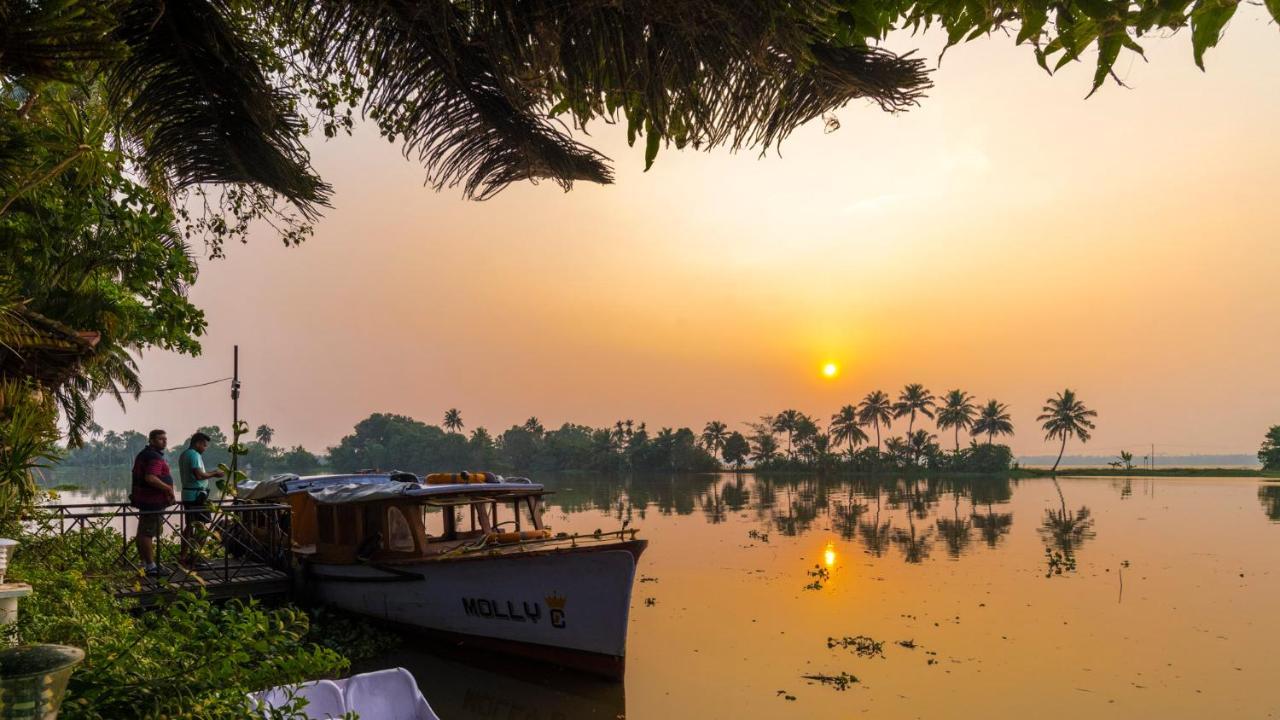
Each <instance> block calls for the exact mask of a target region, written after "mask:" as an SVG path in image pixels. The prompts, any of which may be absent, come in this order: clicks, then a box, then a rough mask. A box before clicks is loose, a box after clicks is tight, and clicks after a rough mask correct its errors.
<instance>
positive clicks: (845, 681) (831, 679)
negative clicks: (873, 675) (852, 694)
mask: <svg viewBox="0 0 1280 720" xmlns="http://www.w3.org/2000/svg"><path fill="white" fill-rule="evenodd" d="M800 677H802V678H804V679H805V680H808V681H810V682H816V683H818V684H820V685H827V686H830V687H833V688H835V689H836V690H838V691H840V692H844V691H845V690H848V689H849V686H850V685H852V684H854V683H856V682H858V678H857V677H855V676H853V675H850V674H849V673H847V672H842V673H840V674H839V675H825V674H822V673H818V674H816V675H801V676H800Z"/></svg>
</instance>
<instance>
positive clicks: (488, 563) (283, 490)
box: [240, 473, 648, 678]
mask: <svg viewBox="0 0 1280 720" xmlns="http://www.w3.org/2000/svg"><path fill="white" fill-rule="evenodd" d="M544 494H546V490H544V488H543V486H542V485H539V484H536V483H533V482H530V481H529V480H527V479H524V478H503V477H501V476H498V475H494V474H492V473H450V474H433V475H428V476H426V477H425V478H422V479H420V478H419V477H418V476H416V475H413V474H410V473H369V474H354V475H322V476H312V477H298V476H296V475H283V476H275V477H273V478H271V479H270V480H265V481H262V482H258V483H245V484H244V486H243V487H242V488H241V492H240V497H241V498H242V499H244V500H248V501H273V500H274V501H284V502H287V503H288V504H289V506H290V508H291V513H290V518H291V523H292V536H293V551H294V557H295V559H297V560H298V563H299V566H300V568H301V572H302V582H303V583H304V584H305V592H306V593H307V594H308V595H309V597H311V598H314V599H316V600H318V601H320V602H324V603H327V604H331V605H334V606H336V607H339V608H342V609H344V610H347V611H350V612H354V613H359V614H362V615H367V616H370V617H373V618H376V619H379V620H383V621H387V622H391V623H395V624H399V625H404V626H407V627H410V628H413V629H416V630H420V631H425V632H427V633H432V634H437V635H440V636H444V637H446V638H448V639H453V640H457V641H461V642H463V643H465V644H466V645H469V646H471V647H476V648H481V649H487V650H493V651H498V652H504V653H510V654H516V655H522V656H527V657H533V658H538V659H542V660H547V661H550V662H552V663H555V664H558V665H563V666H566V667H571V668H575V669H580V670H585V671H587V672H592V673H596V674H601V675H606V676H610V677H615V678H621V677H622V673H623V668H624V661H625V657H626V641H627V616H628V612H629V610H630V606H631V589H632V584H633V581H634V579H635V571H636V562H637V560H639V558H640V554H641V553H642V552H643V551H644V549H645V546H646V545H647V544H648V543H647V541H645V540H637V539H636V537H635V534H636V531H635V530H634V529H633V530H626V529H621V530H617V531H614V532H608V533H601V532H600V531H596V533H593V534H587V535H570V534H566V533H558V534H552V533H551V531H550V530H549V529H548V528H547V527H546V526H545V525H544V524H543V522H542V514H543V511H544V510H543V508H544V506H543V502H542V497H543V495H544Z"/></svg>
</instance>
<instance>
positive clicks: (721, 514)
mask: <svg viewBox="0 0 1280 720" xmlns="http://www.w3.org/2000/svg"><path fill="white" fill-rule="evenodd" d="M702 512H703V514H705V515H706V516H707V522H709V523H711V524H712V525H719V524H720V523H722V522H724V521H725V518H726V517H727V516H728V514H727V513H726V512H725V506H724V499H723V497H722V496H721V495H720V481H719V480H716V481H715V483H713V484H712V485H711V491H710V492H708V493H707V494H705V495H704V496H703V498H702Z"/></svg>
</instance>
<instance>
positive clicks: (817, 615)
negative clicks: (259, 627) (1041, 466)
mask: <svg viewBox="0 0 1280 720" xmlns="http://www.w3.org/2000/svg"><path fill="white" fill-rule="evenodd" d="M543 480H544V482H546V483H547V484H548V486H551V487H553V488H554V489H555V490H556V494H555V495H553V496H551V498H550V504H551V510H550V513H549V515H548V517H547V522H549V523H550V524H551V526H552V527H553V529H555V530H557V531H559V530H569V531H587V532H590V531H592V530H594V529H596V528H601V529H609V528H611V527H616V526H617V525H619V524H620V523H621V522H622V521H623V520H626V519H628V518H629V519H630V521H631V524H632V525H633V526H635V527H638V528H640V531H641V533H640V537H645V538H648V539H649V541H650V545H649V549H648V550H647V552H646V553H645V555H644V556H643V557H642V558H641V561H640V567H639V570H638V582H637V584H636V586H635V593H634V598H633V599H634V602H633V606H632V610H631V626H630V636H629V640H628V658H627V674H626V681H625V683H621V684H617V683H606V682H599V681H595V680H592V679H590V678H588V677H583V676H580V675H577V674H574V673H571V672H566V671H560V670H557V669H554V668H550V667H544V666H540V665H537V664H534V663H531V662H528V661H514V662H512V661H501V660H485V659H480V658H476V657H474V656H462V657H458V656H455V655H453V654H451V653H448V652H446V651H444V650H442V649H439V648H433V647H432V646H429V645H424V644H423V643H422V642H420V641H417V640H411V641H408V642H406V644H405V646H404V647H403V648H401V649H400V650H398V651H396V652H394V653H391V654H389V655H388V656H386V657H381V658H378V659H376V660H375V661H373V662H371V663H369V664H367V666H365V667H362V668H360V669H369V668H372V667H386V666H390V665H402V666H404V667H407V668H409V669H410V670H412V671H413V672H414V673H415V674H416V676H417V678H418V681H419V683H420V685H421V686H422V689H423V692H424V693H425V694H426V696H427V698H428V700H429V701H430V702H431V704H432V705H433V706H434V707H435V709H436V710H437V712H439V713H440V715H441V716H442V717H443V718H444V719H445V720H463V719H471V718H477V719H479V718H486V719H488V718H503V719H514V718H521V719H542V718H545V719H548V720H550V719H554V718H564V719H569V718H619V717H627V718H635V719H647V718H661V719H663V720H667V719H669V718H683V717H703V718H776V717H796V718H844V717H850V716H862V715H865V716H867V717H880V718H971V717H976V716H984V717H1028V716H1035V717H1037V718H1079V717H1082V716H1083V717H1089V718H1091V719H1092V718H1134V717H1165V718H1200V717H1205V716H1210V715H1212V716H1215V717H1231V718H1235V717H1240V718H1244V717H1249V718H1265V717H1277V716H1280V696H1278V695H1277V694H1276V693H1275V692H1274V689H1273V686H1274V679H1273V678H1274V675H1275V665H1276V657H1275V653H1276V650H1277V648H1280V618H1278V617H1277V616H1276V612H1277V601H1280V563H1277V560H1278V559H1280V485H1275V484H1266V483H1260V482H1258V481H1256V480H1247V479H1210V478H1196V479H1146V478H1142V479H1138V478H1135V479H1133V480H1131V481H1128V480H1123V479H1114V478H1107V479H1088V478H1063V479H1060V480H1059V481H1058V483H1057V484H1055V483H1054V482H1053V481H1051V480H1044V479H1033V480H1021V481H1005V480H998V481H997V480H984V481H977V482H972V481H963V482H953V481H942V480H926V479H920V480H917V481H905V480H896V481H883V482H869V481H854V482H849V481H839V480H833V479H828V480H821V479H818V478H797V477H787V478H777V479H768V478H756V477H751V476H746V477H734V476H733V475H721V476H700V477H680V478H637V479H629V480H616V479H605V478H594V477H580V476H579V477H565V478H543ZM859 636H861V637H862V638H865V639H870V640H872V641H876V642H883V646H882V652H879V653H876V652H875V651H874V648H873V647H871V646H869V644H868V643H867V642H866V640H865V639H864V640H862V641H861V642H857V643H852V644H850V645H849V646H848V647H845V646H844V644H843V643H841V642H839V641H840V640H841V639H843V638H850V639H852V638H857V637H859ZM859 649H861V650H862V651H863V652H862V653H861V654H860V653H859ZM805 676H829V677H841V678H845V679H846V680H847V676H853V677H856V678H857V680H856V681H852V680H848V681H847V684H845V685H843V686H842V685H840V684H838V683H832V682H827V683H823V682H822V681H820V680H814V679H806V677H805Z"/></svg>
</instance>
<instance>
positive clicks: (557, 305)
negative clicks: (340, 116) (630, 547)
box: [98, 7, 1280, 454]
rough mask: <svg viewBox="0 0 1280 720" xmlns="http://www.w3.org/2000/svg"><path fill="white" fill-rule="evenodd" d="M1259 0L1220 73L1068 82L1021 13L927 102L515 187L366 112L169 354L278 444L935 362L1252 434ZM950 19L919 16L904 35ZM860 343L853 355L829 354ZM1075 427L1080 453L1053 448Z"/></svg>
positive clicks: (840, 386) (840, 392)
mask: <svg viewBox="0 0 1280 720" xmlns="http://www.w3.org/2000/svg"><path fill="white" fill-rule="evenodd" d="M1278 39H1280V38H1278V37H1277V28H1276V25H1275V24H1274V23H1271V22H1269V21H1268V20H1267V19H1266V18H1265V15H1264V13H1263V11H1261V10H1260V9H1258V8H1253V7H1248V8H1242V9H1241V12H1240V14H1239V15H1238V16H1237V18H1236V19H1235V20H1234V21H1233V23H1232V25H1231V26H1230V27H1229V28H1228V30H1227V34H1226V37H1225V39H1224V41H1223V44H1222V46H1221V47H1219V48H1218V49H1216V50H1213V51H1211V52H1210V53H1209V55H1208V56H1207V60H1206V62H1207V65H1208V72H1207V73H1201V72H1200V71H1199V70H1198V69H1196V68H1195V66H1194V65H1193V63H1192V60H1191V51H1190V38H1189V35H1187V34H1186V33H1183V34H1180V35H1177V36H1174V37H1173V38H1170V39H1167V40H1151V41H1148V42H1147V43H1146V47H1147V55H1148V57H1149V58H1150V62H1149V63H1146V64H1144V63H1142V62H1141V61H1140V60H1139V61H1136V62H1131V61H1130V60H1128V59H1122V61H1121V62H1120V63H1119V64H1118V65H1117V69H1118V71H1119V72H1120V74H1121V76H1122V77H1123V78H1124V79H1125V81H1126V82H1127V83H1128V84H1129V85H1130V86H1131V89H1123V88H1119V87H1116V86H1114V85H1108V86H1106V87H1105V88H1104V89H1102V90H1101V91H1099V92H1098V94H1097V95H1095V96H1094V97H1093V98H1091V99H1089V100H1088V101H1086V100H1084V99H1083V98H1084V95H1085V94H1086V93H1087V91H1088V87H1089V78H1090V76H1091V73H1092V67H1091V66H1084V65H1080V66H1076V67H1073V68H1070V69H1068V70H1064V71H1063V72H1061V73H1060V74H1059V75H1058V76H1056V77H1053V78H1050V77H1047V76H1045V75H1044V73H1043V72H1042V71H1041V70H1040V69H1039V68H1038V67H1037V66H1036V65H1035V62H1034V59H1033V58H1032V56H1031V53H1030V51H1029V50H1027V49H1024V48H1015V47H1014V46H1013V43H1012V40H1011V39H1005V38H991V39H987V40H982V41H977V42H974V43H971V44H970V45H967V46H963V47H959V48H953V49H952V50H951V51H949V52H948V54H947V56H946V58H945V61H944V62H943V64H942V66H941V68H940V69H939V70H938V72H937V73H936V74H935V76H934V79H935V82H936V87H935V88H934V90H933V91H932V94H931V96H930V97H929V98H927V99H926V100H925V102H924V104H923V107H921V108H918V109H916V110H914V111H912V112H910V113H906V114H903V115H898V116H891V115H887V114H884V113H881V112H880V111H878V110H877V109H875V108H872V107H870V106H864V105H860V104H853V105H850V106H849V107H847V108H845V109H844V110H843V111H841V112H840V113H839V119H840V122H841V125H842V127H841V129H840V130H838V131H837V132H834V133H832V134H824V133H823V130H822V127H821V124H820V123H814V124H811V125H810V126H807V127H805V128H803V129H801V130H800V131H799V132H797V133H796V134H795V135H794V136H793V137H792V138H791V139H790V140H789V141H788V142H786V143H785V144H784V145H783V147H782V151H781V157H779V156H778V155H777V154H775V153H771V154H770V155H769V156H767V157H765V158H763V159H761V158H758V157H756V155H755V154H754V153H739V154H736V155H735V154H731V153H729V152H726V151H722V150H718V151H714V152H711V153H697V152H678V151H675V150H674V149H672V150H668V151H664V152H662V153H660V154H659V156H658V161H657V164H656V165H655V166H654V168H653V169H652V170H651V171H649V172H648V173H644V172H642V168H643V160H642V157H641V156H642V150H641V149H640V148H634V149H631V148H627V147H626V145H625V141H624V137H623V134H622V133H621V132H618V131H617V129H616V128H611V127H608V126H604V125H598V126H595V127H594V128H592V130H593V135H592V141H593V142H594V144H595V146H596V147H598V148H600V149H601V150H603V151H604V152H605V153H606V154H608V155H609V156H611V157H612V158H613V159H614V160H615V161H616V169H617V182H616V184H615V185H613V186H606V187H597V186H590V185H579V186H577V187H576V188H575V189H574V190H573V191H572V192H570V193H567V194H565V193H562V192H560V190H559V189H558V188H557V187H556V186H555V185H554V184H550V183H546V184H542V185H539V186H530V185H523V186H516V187H512V188H510V189H509V190H507V191H506V192H504V193H503V194H501V195H500V196H498V197H497V198H496V199H494V200H491V201H489V202H485V203H474V202H466V201H463V200H461V199H459V195H458V193H456V192H453V191H446V192H443V193H440V194H436V193H434V192H432V191H430V190H429V189H427V188H424V187H423V186H422V172H421V170H420V169H419V168H418V167H417V166H416V165H414V164H412V163H409V162H406V161H405V160H404V159H403V158H402V157H401V156H400V154H399V152H398V147H397V146H392V145H390V144H388V143H386V142H385V141H382V140H380V139H378V138H377V136H376V134H375V133H374V132H372V131H369V130H367V129H366V130H362V131H360V132H358V133H357V135H356V136H355V137H353V138H347V139H342V140H338V141H333V142H329V143H323V142H320V141H317V142H316V143H315V144H314V146H313V147H314V153H315V156H314V159H315V161H316V165H317V167H318V168H319V170H320V171H321V173H322V175H323V176H324V177H325V178H326V179H327V180H329V181H330V182H331V183H333V185H334V186H335V188H336V199H335V207H334V208H333V209H332V210H331V211H330V212H329V213H328V214H327V215H326V217H325V218H324V219H323V220H322V221H321V223H320V224H319V226H318V228H317V232H316V237H315V238H314V239H313V240H311V241H310V242H308V243H307V244H306V245H304V246H303V247H301V248H297V249H285V248H282V247H280V245H279V243H278V242H277V241H275V240H274V239H273V238H272V237H270V236H269V235H268V234H266V233H262V234H260V235H258V236H257V237H256V238H255V239H254V240H253V241H252V242H251V243H250V244H249V245H247V246H236V247H232V248H229V255H230V258H229V259H227V260H222V261H215V262H206V263H204V265H203V267H202V270H201V278H200V282H199V284H198V286H197V287H196V288H195V290H194V291H193V297H194V299H195V301H196V302H197V303H198V304H199V305H201V306H202V307H204V308H205V309H206V310H207V312H208V317H209V321H210V332H209V335H208V337H207V338H206V340H205V343H204V344H205V354H204V356H202V357H200V358H197V359H194V360H193V359H190V358H181V357H176V356H172V355H169V354H165V353H159V352H156V353H148V354H147V355H146V356H145V357H144V358H143V359H142V363H141V366H142V370H143V381H144V385H145V386H146V387H152V388H157V387H166V386H170V385H179V384H185V383H190V382H199V381H203V380H208V379H213V378H217V377H222V376H224V375H228V374H230V373H229V368H230V356H231V346H232V344H233V343H239V344H240V346H241V358H242V364H243V369H242V372H243V376H244V381H245V390H244V396H243V400H242V402H241V412H242V415H243V416H245V417H246V418H247V419H248V420H249V421H250V422H251V423H253V424H255V425H256V424H258V423H261V422H266V423H268V424H271V425H272V426H273V427H275V428H276V430H277V441H276V442H277V443H283V444H294V443H303V444H305V445H308V446H310V447H313V448H316V449H319V448H321V447H323V446H325V445H328V444H332V443H333V442H336V441H337V440H338V439H339V438H340V437H341V436H342V435H343V434H345V433H346V432H348V431H349V430H350V428H351V426H352V424H353V423H354V422H355V421H356V420H358V419H360V418H362V417H364V416H365V415H367V414H368V413H370V412H374V411H393V412H399V413H405V414H409V415H413V416H415V417H419V418H421V419H425V420H429V421H432V422H438V421H439V417H440V415H441V414H442V413H443V411H444V410H445V409H446V408H449V407H455V406H456V407H458V408H460V409H461V410H462V412H463V417H464V419H465V420H466V421H467V426H468V428H471V427H475V426H476V425H485V426H487V427H489V428H490V429H491V430H494V431H500V430H501V429H503V428H505V427H508V426H510V425H511V424H513V423H518V422H521V421H523V420H524V418H526V417H528V416H530V415H536V416H537V417H539V418H540V419H541V420H542V421H543V422H544V424H547V425H558V424H559V423H561V422H563V421H566V420H571V421H575V422H583V423H588V424H607V423H611V422H612V421H613V420H615V419H618V418H625V417H630V418H635V419H636V420H645V421H647V422H648V423H649V424H650V426H661V425H694V426H697V427H700V426H701V424H702V423H703V422H704V421H706V420H708V419H713V418H714V419H722V420H725V421H727V422H729V423H730V424H731V425H734V426H735V427H738V426H739V423H740V422H742V421H747V420H751V419H754V418H756V417H758V416H759V415H762V414H764V413H769V412H774V411H777V410H780V409H782V408H785V407H796V408H798V409H800V410H803V411H805V412H808V413H811V414H814V415H817V416H820V417H822V418H824V419H825V418H827V417H829V416H830V414H831V413H832V412H833V411H834V410H835V409H836V408H837V407H839V406H840V405H842V404H844V403H848V402H854V401H856V400H857V399H859V398H860V397H862V396H863V395H864V394H865V393H866V392H867V391H868V390H872V389H876V388H883V389H885V390H889V391H892V392H893V393H895V394H896V391H897V389H898V388H900V387H901V386H902V385H903V384H905V383H907V382H923V383H925V384H926V385H927V386H928V387H929V388H930V389H932V390H933V391H934V392H935V393H936V394H942V393H943V392H944V391H946V390H948V389H950V388H952V387H960V388H964V389H966V390H968V391H970V392H972V393H974V394H975V395H977V396H978V397H979V399H983V400H985V399H986V398H989V397H994V398H998V399H1000V400H1002V401H1004V402H1006V403H1008V404H1009V405H1010V406H1011V408H1012V411H1013V418H1014V422H1015V427H1016V428H1017V430H1018V431H1019V432H1018V434H1017V436H1016V437H1015V438H1014V440H1013V442H1012V444H1013V447H1014V449H1015V451H1018V452H1020V453H1034V452H1041V451H1044V452H1048V451H1049V450H1050V446H1049V444H1046V443H1044V442H1042V439H1041V433H1039V432H1038V431H1037V430H1036V429H1035V428H1034V417H1035V415H1036V414H1037V411H1038V410H1039V407H1040V405H1041V404H1042V401H1043V399H1044V398H1045V397H1046V396H1047V395H1049V394H1050V393H1051V392H1052V391H1055V390H1059V389H1061V388H1062V387H1064V386H1070V387H1072V388H1074V389H1076V390H1077V391H1078V392H1079V393H1080V395H1081V396H1082V397H1083V399H1084V400H1085V401H1086V402H1087V403H1088V404H1089V405H1090V406H1091V407H1094V408H1096V409H1097V410H1098V411H1099V412H1100V415H1101V418H1100V421H1099V428H1098V432H1097V434H1096V436H1095V440H1094V442H1093V443H1091V444H1090V446H1089V448H1087V450H1092V451H1095V452H1099V453H1106V454H1110V453H1112V452H1114V451H1115V450H1117V449H1118V448H1120V447H1131V448H1134V449H1137V447H1138V446H1139V445H1145V444H1147V443H1151V442H1154V443H1156V445H1157V451H1158V452H1160V451H1163V452H1167V453H1173V452H1179V453H1181V452H1201V453H1212V452H1228V451H1244V452H1251V451H1253V450H1254V449H1256V447H1257V444H1258V442H1259V441H1260V440H1261V436H1262V433H1263V432H1264V431H1265V429H1266V426H1268V425H1270V424H1273V423H1276V422H1280V372H1277V368H1280V331H1278V330H1277V327H1278V323H1277V318H1280V293H1277V292H1276V291H1275V289H1274V287H1273V286H1272V285H1271V283H1273V282H1275V281H1276V280H1275V279H1276V277H1277V270H1278V269H1280V249H1278V245H1280V243H1277V240H1280V229H1278V228H1280V204H1278V203H1277V198H1276V188H1277V187H1280V141H1278V140H1277V137H1276V134H1275V129H1276V128H1277V127H1280V42H1277V40H1278ZM916 46H922V47H923V48H924V49H925V51H926V53H927V54H928V56H929V57H936V55H937V52H936V50H937V43H936V38H935V37H927V38H923V39H920V38H910V37H902V38H894V39H893V40H892V42H891V43H890V47H893V48H895V49H907V48H910V47H916ZM826 361H835V362H838V363H840V364H841V366H842V372H841V374H840V376H839V377H838V378H837V379H836V380H825V379H823V378H821V376H820V373H819V370H820V367H821V365H822V363H823V362H826ZM225 398H226V388H225V386H215V387H212V388H207V389H203V390H197V391H188V392H183V393H159V394H155V395H144V396H143V400H142V401H140V402H136V403H131V404H130V406H129V409H128V413H127V414H123V413H121V412H120V411H119V410H118V409H117V408H116V407H114V406H113V405H112V404H111V403H109V402H107V401H102V402H100V403H99V406H98V407H99V417H98V420H99V422H100V423H102V424H103V425H104V426H105V427H108V428H115V429H124V428H149V427H151V426H164V427H168V428H170V429H171V430H172V431H174V432H185V431H187V430H189V429H190V428H192V427H194V426H195V425H197V424H206V423H217V424H221V425H223V426H224V427H225V426H226V425H227V422H228V420H229V416H230V407H229V402H227V401H226V400H225ZM1053 449H1055V450H1056V448H1053Z"/></svg>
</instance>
